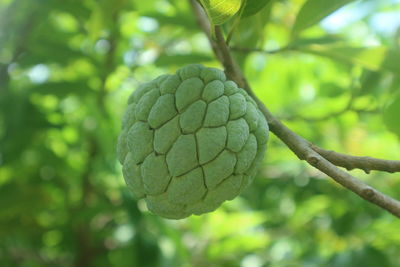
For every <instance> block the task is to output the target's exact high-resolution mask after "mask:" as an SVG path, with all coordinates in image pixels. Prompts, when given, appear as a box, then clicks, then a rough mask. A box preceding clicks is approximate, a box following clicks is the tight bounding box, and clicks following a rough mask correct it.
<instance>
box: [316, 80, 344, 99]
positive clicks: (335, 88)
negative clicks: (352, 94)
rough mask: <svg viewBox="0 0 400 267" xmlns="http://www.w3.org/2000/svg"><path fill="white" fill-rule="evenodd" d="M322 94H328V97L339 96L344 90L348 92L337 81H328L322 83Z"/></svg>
mask: <svg viewBox="0 0 400 267" xmlns="http://www.w3.org/2000/svg"><path fill="white" fill-rule="evenodd" d="M320 87H321V93H320V95H321V96H326V97H338V96H340V95H341V94H343V93H344V92H346V89H345V88H343V87H341V86H339V85H338V84H337V83H334V82H327V83H322V84H321V86H320Z"/></svg>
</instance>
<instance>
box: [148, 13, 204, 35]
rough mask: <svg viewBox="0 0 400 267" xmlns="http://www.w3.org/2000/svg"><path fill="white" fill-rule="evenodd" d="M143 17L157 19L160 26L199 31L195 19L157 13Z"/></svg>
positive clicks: (184, 15) (179, 14)
mask: <svg viewBox="0 0 400 267" xmlns="http://www.w3.org/2000/svg"><path fill="white" fill-rule="evenodd" d="M143 16H145V17H150V18H154V19H156V20H157V21H158V22H159V23H160V25H163V26H164V25H170V26H178V27H184V28H185V29H189V30H196V31H197V30H198V26H197V24H196V21H195V20H194V18H193V17H191V16H187V15H186V14H181V13H178V14H176V15H175V16H167V15H164V14H161V13H157V12H149V13H144V14H143Z"/></svg>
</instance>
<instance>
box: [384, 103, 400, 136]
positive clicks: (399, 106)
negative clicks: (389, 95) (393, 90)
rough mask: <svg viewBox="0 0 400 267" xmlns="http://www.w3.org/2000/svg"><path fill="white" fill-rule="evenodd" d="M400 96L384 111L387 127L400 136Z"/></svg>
mask: <svg viewBox="0 0 400 267" xmlns="http://www.w3.org/2000/svg"><path fill="white" fill-rule="evenodd" d="M399 114H400V96H398V97H397V98H395V99H394V101H393V102H392V103H390V104H389V106H388V107H387V108H386V109H385V110H384V112H383V121H384V122H385V124H386V126H387V128H388V129H389V130H390V131H392V132H394V133H395V134H397V135H398V136H399V137H400V123H399Z"/></svg>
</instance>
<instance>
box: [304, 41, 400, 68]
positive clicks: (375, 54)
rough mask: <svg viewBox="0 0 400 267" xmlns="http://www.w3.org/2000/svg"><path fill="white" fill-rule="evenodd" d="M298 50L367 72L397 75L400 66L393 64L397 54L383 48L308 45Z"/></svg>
mask: <svg viewBox="0 0 400 267" xmlns="http://www.w3.org/2000/svg"><path fill="white" fill-rule="evenodd" d="M297 49H298V50H300V51H304V52H308V53H313V54H316V55H321V56H326V57H330V58H332V59H335V60H338V61H342V62H345V63H351V64H356V65H361V66H362V67H364V68H367V69H369V70H373V71H378V70H387V71H392V72H396V73H399V72H400V64H395V63H394V62H395V60H396V59H398V57H397V52H395V51H392V50H389V49H388V48H387V47H385V46H376V47H350V46H336V45H331V46H330V45H326V46H324V45H310V46H304V47H297Z"/></svg>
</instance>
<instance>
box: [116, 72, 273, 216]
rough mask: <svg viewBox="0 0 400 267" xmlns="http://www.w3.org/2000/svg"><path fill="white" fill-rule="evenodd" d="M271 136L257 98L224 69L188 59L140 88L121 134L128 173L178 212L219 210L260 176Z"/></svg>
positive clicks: (158, 206) (165, 210)
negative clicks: (182, 66) (185, 62)
mask: <svg viewBox="0 0 400 267" xmlns="http://www.w3.org/2000/svg"><path fill="white" fill-rule="evenodd" d="M267 140H268V124H267V122H266V120H265V118H264V116H263V115H262V113H261V112H260V111H259V110H258V108H257V105H256V103H255V102H254V100H253V99H252V98H251V97H250V96H249V95H248V94H247V93H246V92H245V91H244V90H243V89H241V88H238V87H237V85H236V84H235V83H234V82H233V81H227V80H226V77H225V74H224V72H222V71H221V70H218V69H214V68H205V67H203V66H201V65H188V66H186V67H184V68H181V69H179V70H178V71H177V72H176V74H174V75H162V76H160V77H158V78H156V79H155V80H153V81H151V82H148V83H145V84H143V85H141V86H140V87H139V88H137V89H136V90H135V91H134V92H133V93H132V95H131V96H130V97H129V100H128V108H127V111H126V113H125V116H124V118H123V122H122V132H121V134H120V136H119V140H118V149H117V150H118V157H119V161H120V162H121V164H122V165H123V175H124V178H125V181H126V183H127V185H128V186H129V188H130V189H131V191H132V192H133V194H134V195H135V197H136V198H144V199H145V201H146V203H147V206H148V208H149V210H150V211H152V212H154V213H156V214H158V215H160V216H162V217H165V218H170V219H181V218H185V217H187V216H189V215H191V214H196V215H199V214H202V213H206V212H211V211H213V210H215V209H216V208H218V207H219V206H220V205H221V204H222V203H223V202H224V201H225V200H232V199H233V198H235V197H236V196H237V195H238V194H239V193H240V192H241V191H242V190H243V189H244V188H245V187H246V186H248V185H249V184H250V183H251V181H252V180H253V178H254V176H255V174H256V171H257V167H258V165H259V163H260V162H261V161H262V159H263V156H264V153H265V148H266V143H267Z"/></svg>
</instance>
